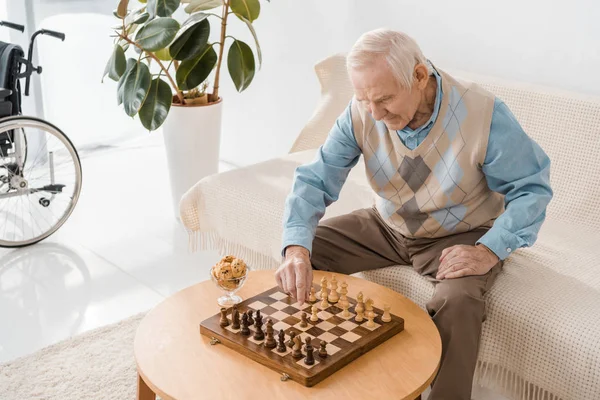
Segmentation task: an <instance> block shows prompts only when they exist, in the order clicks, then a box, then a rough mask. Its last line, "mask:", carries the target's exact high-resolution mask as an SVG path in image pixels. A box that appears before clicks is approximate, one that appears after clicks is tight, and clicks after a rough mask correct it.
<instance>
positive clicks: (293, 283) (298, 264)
mask: <svg viewBox="0 0 600 400" xmlns="http://www.w3.org/2000/svg"><path fill="white" fill-rule="evenodd" d="M275 280H276V281H277V284H278V285H279V287H280V288H281V289H282V290H283V291H284V292H286V293H289V294H290V295H291V296H292V297H293V298H295V299H297V300H298V302H299V303H304V301H305V300H306V299H307V298H308V294H309V291H310V288H311V286H312V280H313V271H312V266H311V264H310V255H309V253H308V250H307V249H305V248H304V247H302V246H289V247H287V248H286V250H285V261H284V262H283V264H281V266H280V267H279V268H278V269H277V272H275Z"/></svg>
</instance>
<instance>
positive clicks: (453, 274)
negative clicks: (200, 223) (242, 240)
mask: <svg viewBox="0 0 600 400" xmlns="http://www.w3.org/2000/svg"><path fill="white" fill-rule="evenodd" d="M347 68H348V73H349V77H350V80H351V82H352V86H353V88H354V97H353V98H352V100H351V102H350V104H349V105H348V107H347V108H346V109H345V110H344V111H343V112H342V114H341V115H340V116H339V118H338V119H337V121H336V122H335V124H334V126H333V127H332V128H331V131H330V132H329V135H328V137H327V139H326V140H325V142H324V144H323V145H322V146H321V147H320V148H319V150H318V151H317V155H316V158H315V159H314V160H313V161H312V162H311V163H309V164H305V165H301V166H299V167H298V168H297V169H296V172H295V178H294V183H293V188H292V190H291V192H290V194H289V195H288V197H287V199H286V204H285V212H284V221H283V225H284V231H283V243H282V255H283V257H284V261H283V263H282V265H281V267H280V268H279V269H278V270H277V272H276V279H277V282H278V284H279V286H280V287H281V288H282V289H283V290H284V291H286V292H288V293H290V294H291V295H292V296H294V297H296V298H298V300H299V301H304V300H305V299H306V298H307V296H308V293H307V291H308V290H309V289H310V285H311V283H312V268H314V269H318V270H327V271H335V272H339V273H344V274H352V273H355V272H359V271H364V270H371V269H376V268H383V267H388V266H392V265H398V264H400V265H412V268H413V269H414V270H415V271H416V272H417V273H419V274H421V275H423V276H424V277H426V278H427V279H429V280H430V281H431V282H432V284H433V285H435V286H436V290H435V294H434V295H433V297H432V298H431V299H430V300H429V302H428V303H427V305H426V307H427V310H428V312H429V314H430V315H431V317H432V318H433V321H434V322H435V324H436V326H437V328H438V330H439V332H440V335H441V338H442V343H443V348H442V363H441V367H440V370H439V372H438V374H437V376H436V378H435V380H434V381H433V385H432V392H431V396H430V399H432V400H438V399H453V400H467V399H470V398H471V385H472V381H473V374H474V371H475V366H476V361H477V352H478V346H479V338H480V333H481V326H482V322H484V321H485V319H486V313H485V303H484V294H485V293H486V292H487V291H489V290H490V288H491V286H492V285H493V283H494V281H495V279H496V277H497V275H498V273H500V272H501V269H502V265H503V262H504V260H506V258H507V257H509V255H510V254H511V253H512V252H514V251H515V250H517V249H518V248H520V247H525V246H531V245H533V244H534V242H535V240H536V237H537V233H538V231H539V229H540V227H541V225H542V223H543V221H544V219H545V215H546V208H547V205H548V203H549V202H550V200H551V198H552V194H553V192H552V189H551V187H550V183H549V174H550V160H549V158H548V156H547V155H546V153H545V152H544V151H543V150H542V148H540V146H539V145H538V144H537V143H536V142H535V141H533V140H532V139H531V138H530V137H529V136H528V135H527V134H526V133H525V132H524V131H523V129H522V128H521V126H520V125H519V123H518V122H517V120H516V118H515V117H514V115H513V114H512V112H511V111H510V110H509V108H508V107H507V106H506V104H504V103H503V102H502V100H501V99H499V98H497V97H495V96H494V95H493V94H491V93H490V92H488V91H486V90H484V89H483V88H481V87H479V86H477V85H475V84H472V83H464V82H460V81H458V80H457V79H455V78H454V77H452V76H451V75H450V74H448V73H446V72H444V71H443V70H442V69H440V68H439V67H438V66H437V65H434V64H432V63H431V62H430V61H429V60H428V59H426V58H425V57H424V56H423V54H422V52H421V50H420V48H419V46H418V45H417V43H416V42H415V41H414V40H413V39H412V38H410V37H409V36H407V35H406V34H404V33H401V32H396V31H392V30H385V29H379V30H375V31H372V32H368V33H365V34H364V35H362V36H361V37H360V38H359V39H358V41H357V42H356V44H355V45H354V46H353V48H352V50H351V51H350V53H349V54H348V57H347ZM361 154H362V155H363V156H364V161H365V162H364V164H365V172H366V174H367V177H368V179H369V183H370V185H371V187H372V189H373V191H374V192H375V194H376V199H377V200H376V203H375V204H374V205H373V206H372V207H371V208H365V209H359V210H356V211H353V212H351V213H349V214H347V215H341V216H338V217H334V218H329V219H327V220H324V221H320V220H321V218H322V217H323V215H324V213H325V208H326V207H327V206H328V205H330V204H331V203H332V202H334V201H335V200H337V198H338V195H339V193H340V190H341V188H342V185H343V184H344V182H345V180H346V178H347V176H348V173H349V171H350V169H351V168H352V167H354V166H355V165H356V164H357V163H358V160H359V156H360V155H361Z"/></svg>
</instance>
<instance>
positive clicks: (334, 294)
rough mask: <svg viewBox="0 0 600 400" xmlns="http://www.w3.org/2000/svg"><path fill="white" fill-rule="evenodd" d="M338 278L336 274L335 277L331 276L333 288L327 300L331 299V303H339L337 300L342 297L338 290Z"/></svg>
mask: <svg viewBox="0 0 600 400" xmlns="http://www.w3.org/2000/svg"><path fill="white" fill-rule="evenodd" d="M337 287H338V286H337V279H335V275H334V276H333V278H331V290H330V291H329V296H328V297H327V300H329V302H330V303H332V304H333V303H337V301H338V300H339V299H340V296H339V295H338V292H337Z"/></svg>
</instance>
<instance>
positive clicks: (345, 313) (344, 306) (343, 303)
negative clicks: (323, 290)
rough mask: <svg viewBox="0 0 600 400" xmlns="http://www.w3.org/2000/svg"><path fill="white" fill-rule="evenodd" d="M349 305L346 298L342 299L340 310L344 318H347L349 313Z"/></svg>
mask: <svg viewBox="0 0 600 400" xmlns="http://www.w3.org/2000/svg"><path fill="white" fill-rule="evenodd" d="M349 306H350V303H348V300H346V301H342V310H344V311H343V312H342V317H344V318H349V317H350V313H349V312H348V307H349Z"/></svg>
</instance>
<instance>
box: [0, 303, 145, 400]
mask: <svg viewBox="0 0 600 400" xmlns="http://www.w3.org/2000/svg"><path fill="white" fill-rule="evenodd" d="M143 316H144V314H138V315H135V316H133V317H130V318H128V319H125V320H123V321H121V322H118V323H116V324H113V325H108V326H105V327H102V328H98V329H96V330H93V331H90V332H86V333H84V334H82V335H79V336H75V337H74V338H71V339H67V340H65V341H63V342H60V343H57V344H55V345H52V346H49V347H46V348H44V349H42V350H40V351H38V352H36V353H33V354H31V355H28V356H25V357H22V358H18V359H16V360H13V361H11V362H9V363H6V364H2V365H0V398H1V399H2V400H39V399H56V400H83V399H86V400H92V399H98V400H107V399H111V400H113V399H114V400H120V399H135V396H136V376H137V375H136V369H135V359H134V356H133V339H134V337H135V331H136V329H137V327H138V324H139V322H140V320H141V319H142V317H143Z"/></svg>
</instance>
